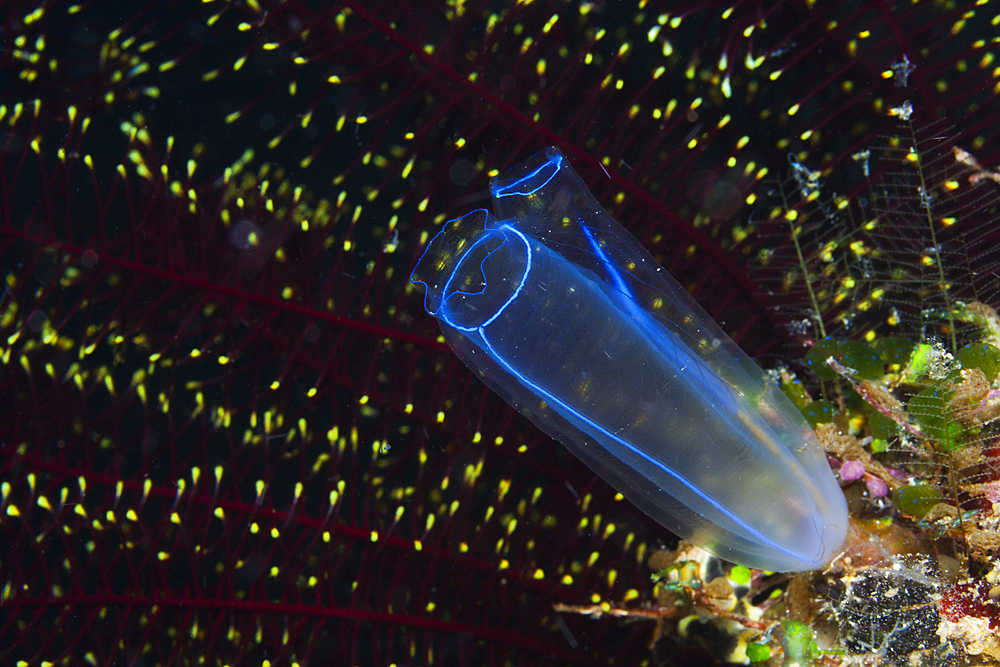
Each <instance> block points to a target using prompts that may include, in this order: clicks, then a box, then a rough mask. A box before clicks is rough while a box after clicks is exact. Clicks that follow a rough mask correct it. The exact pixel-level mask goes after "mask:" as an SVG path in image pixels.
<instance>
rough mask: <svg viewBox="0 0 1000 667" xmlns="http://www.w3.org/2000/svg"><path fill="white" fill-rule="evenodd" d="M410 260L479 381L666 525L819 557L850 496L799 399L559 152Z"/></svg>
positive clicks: (753, 560) (756, 549) (704, 542)
mask: <svg viewBox="0 0 1000 667" xmlns="http://www.w3.org/2000/svg"><path fill="white" fill-rule="evenodd" d="M491 189H492V194H493V201H494V204H495V208H496V217H495V216H494V215H492V214H491V213H489V212H488V211H486V210H478V211H474V212H472V213H469V214H468V215H466V216H463V217H461V218H459V219H457V220H452V221H451V222H449V223H447V224H446V226H445V228H444V229H443V230H442V231H441V232H440V233H439V234H438V235H437V236H436V237H435V238H434V239H433V240H432V241H431V243H430V244H429V245H428V247H427V250H426V251H425V253H424V255H423V257H422V258H421V259H420V261H419V262H418V264H417V266H416V268H415V269H414V271H413V276H412V278H413V281H414V282H415V283H419V284H423V285H425V287H426V296H425V306H426V308H427V311H428V312H429V313H430V314H431V315H433V316H434V317H436V318H437V319H438V320H439V323H440V325H441V329H442V331H443V332H444V335H445V338H446V340H447V341H448V344H449V345H450V346H451V348H452V349H453V350H454V351H455V353H456V354H457V355H458V356H459V357H460V358H461V359H462V360H463V361H464V362H465V363H466V365H468V366H469V368H471V369H472V370H473V371H474V372H475V373H476V374H477V375H478V376H479V377H480V378H481V379H482V380H483V381H484V382H485V383H486V384H487V385H488V386H489V387H490V388H491V389H492V390H493V391H495V392H496V393H497V394H499V395H500V396H502V397H503V398H504V400H506V401H507V402H508V403H509V404H510V405H512V406H513V407H514V408H515V409H517V410H519V411H521V412H522V413H523V414H525V415H526V416H528V418H529V419H531V421H533V422H534V423H535V424H536V425H537V426H538V427H539V428H541V429H542V430H543V431H545V432H546V433H548V434H549V435H550V436H552V437H553V438H555V439H556V440H559V441H560V442H562V443H563V444H564V445H566V446H567V447H568V448H569V449H570V450H571V451H572V452H573V453H574V454H575V455H576V456H577V457H579V458H580V459H582V460H583V461H584V462H586V463H587V464H588V465H589V466H590V467H591V468H592V469H593V470H595V471H596V472H597V473H598V474H599V475H601V477H603V478H604V479H605V480H606V481H608V482H609V483H610V484H611V485H612V486H614V487H615V488H616V489H617V490H618V491H619V492H621V493H622V494H623V495H624V496H625V497H626V498H627V499H628V500H629V501H631V502H632V503H634V504H635V505H636V506H638V507H639V508H640V509H642V510H643V511H644V512H646V513H647V514H649V515H650V516H651V517H653V518H654V519H656V520H657V521H658V522H659V523H660V524H662V525H663V526H665V527H667V528H668V529H670V530H671V531H673V532H674V533H676V534H677V535H679V536H681V537H683V538H685V539H688V540H690V541H692V542H694V543H695V544H698V545H699V546H702V547H704V548H705V549H707V550H709V551H711V552H713V553H715V554H716V555H718V556H720V557H723V558H726V559H728V560H731V561H734V562H737V563H741V564H744V565H748V566H750V567H755V568H759V569H764V570H774V571H786V572H787V571H801V570H810V569H815V568H819V567H822V566H823V565H824V564H826V563H827V562H829V561H830V560H831V558H833V556H835V555H836V553H837V551H838V550H839V548H840V547H841V545H842V543H843V542H844V539H845V536H846V531H847V523H848V521H847V506H846V502H845V500H844V495H843V493H842V492H841V490H840V487H839V486H838V484H837V482H836V480H835V478H834V476H833V473H832V472H831V470H830V468H829V466H828V464H827V461H826V457H825V455H824V453H823V451H822V449H821V448H820V446H819V443H818V441H817V439H816V436H815V435H814V433H813V432H812V430H811V429H810V428H809V426H808V425H807V424H806V422H805V420H804V419H803V417H802V416H801V414H800V413H799V411H798V410H797V409H796V408H795V407H794V406H793V405H792V403H791V402H790V401H789V400H788V399H787V398H786V397H785V396H784V394H783V393H782V392H781V391H780V390H779V389H778V387H777V386H776V385H775V384H774V383H773V382H772V381H770V380H769V379H768V378H767V376H766V375H765V374H764V372H763V371H762V370H761V369H760V368H759V367H758V366H757V365H756V364H754V363H753V361H752V360H751V359H750V358H749V357H747V355H746V354H745V353H744V352H743V351H742V350H740V348H739V347H738V346H737V345H736V344H735V343H734V342H733V341H732V340H731V339H730V338H729V337H728V336H726V334H725V333H723V332H722V330H721V329H720V328H719V326H718V325H717V324H716V323H715V322H714V321H713V320H712V319H711V318H710V317H709V316H708V315H707V314H706V313H705V312H704V311H703V310H702V309H701V307H700V306H698V304H697V303H695V301H694V300H693V299H692V298H691V297H690V295H688V293H687V292H686V291H685V290H684V289H683V288H682V287H681V286H680V285H679V284H678V283H677V282H676V281H675V280H674V279H673V278H671V277H670V276H669V275H668V274H667V272H666V271H665V270H664V269H663V268H662V267H661V266H660V265H659V264H658V263H657V262H656V261H655V260H654V259H653V257H652V256H651V255H650V254H649V253H648V252H647V251H646V250H645V249H644V248H643V247H642V246H641V244H639V242H638V241H637V240H636V239H635V238H634V237H633V236H632V235H631V234H629V233H628V232H627V231H626V230H625V229H624V228H622V227H621V225H619V224H618V223H617V222H616V221H615V220H614V219H613V218H612V217H611V216H609V215H608V214H607V213H606V212H605V211H604V209H603V208H601V206H600V205H599V204H598V203H597V201H596V200H595V199H594V197H593V195H591V193H590V191H589V190H588V189H587V187H586V185H585V184H584V182H583V180H582V179H581V178H580V177H579V176H578V175H577V174H576V172H575V171H573V169H572V167H570V165H569V163H568V162H567V161H566V159H565V158H564V157H563V155H562V154H560V153H559V152H558V151H557V150H556V149H554V148H551V149H549V150H548V151H546V152H545V153H541V154H539V155H536V156H534V157H533V158H531V159H530V160H528V161H527V162H525V163H523V164H521V165H519V166H517V167H515V168H514V169H512V170H510V171H509V172H507V173H506V174H503V175H501V176H499V177H497V178H495V179H494V180H493V182H492V184H491Z"/></svg>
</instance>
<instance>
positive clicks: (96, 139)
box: [0, 0, 996, 665]
mask: <svg viewBox="0 0 1000 667" xmlns="http://www.w3.org/2000/svg"><path fill="white" fill-rule="evenodd" d="M820 4H822V7H820V6H818V5H820ZM122 8H123V5H122V4H121V3H113V2H84V3H81V4H78V5H73V4H67V3H63V2H40V3H38V4H37V5H36V6H33V7H25V6H23V5H22V4H21V3H8V5H7V6H6V8H5V17H6V18H5V19H4V22H3V24H2V26H0V38H2V40H3V44H2V53H0V57H2V61H0V90H2V91H3V94H2V107H0V128H2V132H0V145H2V147H3V155H2V159H0V216H2V217H0V277H2V278H3V279H4V287H5V289H4V292H3V294H0V358H2V360H3V366H2V367H0V396H2V399H3V403H2V405H3V407H2V408H0V477H2V488H0V535H2V542H3V544H4V545H5V546H6V547H7V549H6V550H5V552H4V554H3V555H2V560H0V580H2V586H3V593H2V600H0V658H2V659H3V661H4V662H5V663H10V664H15V663H17V662H18V661H23V662H24V663H25V664H38V663H41V662H42V661H50V662H53V663H56V662H65V663H66V664H96V665H110V664H116V663H119V662H121V663H126V664H143V663H149V664H174V663H194V662H199V663H200V662H202V661H205V662H208V663H210V664H219V665H222V664H227V665H236V664H252V665H260V664H271V665H279V664H358V665H382V664H391V663H396V664H399V663H418V664H430V663H443V664H459V665H481V664H507V663H516V664H550V663H557V664H608V663H610V662H615V663H616V664H636V663H639V662H641V661H642V660H643V659H648V658H649V656H650V653H649V649H648V642H649V640H650V638H651V637H652V633H653V628H652V627H650V626H645V625H623V624H621V623H619V622H618V621H615V620H613V619H610V618H608V617H604V618H601V619H590V618H580V617H574V616H568V615H562V614H557V613H556V612H554V611H553V607H552V605H553V603H556V602H563V603H567V604H576V605H580V604H600V603H609V604H613V605H619V606H621V605H624V606H628V605H639V604H641V603H643V602H644V601H647V600H648V599H649V593H648V591H647V590H646V586H647V584H648V577H647V575H648V573H647V571H646V569H645V563H644V561H645V556H646V555H647V554H648V553H649V552H650V551H651V550H652V548H653V547H655V545H656V544H657V541H658V540H669V539H670V536H668V535H663V534H662V533H661V532H659V531H657V529H656V528H655V526H651V525H650V524H649V523H648V522H647V521H646V520H645V519H644V518H643V517H641V516H637V514H636V512H635V511H634V510H633V509H631V508H630V507H629V506H628V505H627V504H625V503H623V502H618V501H616V500H615V498H614V494H613V493H612V492H611V491H609V490H608V489H607V487H605V486H604V485H603V484H602V483H600V482H599V481H596V480H595V479H594V476H593V475H592V474H591V473H590V472H589V471H587V470H586V469H584V468H583V467H582V466H581V465H580V464H578V463H577V462H575V461H572V460H571V459H569V457H568V455H567V454H566V453H565V452H563V450H562V448H561V447H558V446H557V445H555V444H553V443H551V442H550V441H549V440H548V439H546V438H544V437H542V436H541V435H540V434H538V433H537V432H536V431H535V430H534V429H533V428H532V427H531V426H530V424H528V423H527V422H526V421H525V420H524V419H522V418H521V417H519V416H518V415H516V414H514V413H513V412H512V411H510V410H509V409H507V408H506V407H505V406H503V405H502V404H501V403H500V402H499V400H497V399H495V398H494V397H492V396H491V395H489V393H488V392H487V391H486V390H485V389H484V388H483V387H482V386H480V385H479V383H478V382H477V381H476V380H475V379H474V378H473V377H472V376H471V375H470V374H469V372H468V371H467V370H466V369H465V368H464V367H463V366H462V365H461V364H460V363H459V362H458V361H457V360H456V359H455V358H454V357H453V356H452V355H451V354H450V352H449V351H448V350H447V348H446V347H445V346H444V345H443V344H442V343H441V342H440V341H439V340H438V337H437V331H436V329H435V325H434V323H433V321H432V320H431V318H429V317H426V316H425V315H424V313H423V310H422V308H421V305H420V295H419V293H418V291H416V290H415V289H413V288H412V286H411V285H410V284H409V280H408V276H409V272H410V270H411V268H412V266H413V264H414V263H415V261H416V259H417V257H419V255H420V253H421V252H422V250H423V248H424V247H425V245H426V242H427V240H428V239H429V238H430V237H431V236H433V234H434V233H435V232H436V231H437V230H438V229H440V226H441V224H442V223H443V222H444V221H445V220H447V219H449V218H450V217H454V216H456V215H459V214H461V213H464V212H466V211H467V210H468V209H469V208H470V207H471V206H472V205H473V204H474V203H475V202H477V201H480V200H483V199H485V197H486V194H485V186H486V182H487V180H488V176H489V175H490V174H491V173H493V172H494V170H502V169H504V168H505V167H507V166H510V165H511V164H514V163H516V162H518V161H520V160H522V159H523V158H524V157H525V156H527V155H529V154H531V153H533V152H536V151H537V150H540V149H541V148H543V147H544V146H546V145H550V144H555V145H558V146H559V147H560V149H561V150H563V152H564V153H566V154H567V155H568V156H569V157H570V158H571V159H572V160H573V161H574V165H575V167H576V168H577V169H578V171H579V172H580V173H581V174H582V175H583V176H584V178H585V179H586V180H587V181H588V183H589V185H590V186H591V188H592V189H593V191H594V192H595V194H596V195H597V196H598V198H599V199H600V200H601V201H603V202H605V206H606V207H607V208H608V210H609V211H610V212H611V213H612V215H614V216H615V217H616V218H618V219H619V220H621V221H622V222H623V224H626V225H627V226H628V227H629V228H630V229H631V230H632V231H633V232H634V233H635V234H636V235H637V236H638V237H639V238H640V239H641V240H642V241H643V242H644V243H645V244H646V245H647V247H649V248H650V249H651V250H652V251H653V252H654V253H655V254H656V255H657V256H658V257H659V258H660V259H661V260H662V262H663V264H664V266H666V267H667V268H668V269H669V270H670V271H671V272H673V273H674V274H675V275H676V276H677V277H678V279H679V280H681V282H682V283H683V284H685V286H686V287H688V288H689V289H690V290H691V291H692V293H694V294H695V296H696V297H698V298H700V299H701V300H702V302H703V303H704V305H705V306H706V308H707V309H708V310H709V311H710V312H712V313H713V314H714V315H716V316H717V317H718V318H719V319H720V321H721V322H722V323H723V324H724V326H726V327H727V328H728V329H729V330H730V331H731V332H732V333H733V334H734V336H735V337H736V339H737V341H738V342H740V343H742V344H743V345H744V346H746V347H747V348H748V350H750V351H751V352H761V351H764V350H773V351H780V350H781V349H782V344H783V343H786V342H788V341H790V340H791V338H790V336H789V333H788V329H787V328H786V326H785V324H786V322H785V321H784V319H783V316H782V315H781V313H779V312H778V311H775V310H774V309H773V308H771V307H770V304H771V301H770V299H769V296H768V294H767V293H766V290H765V289H763V288H762V286H761V285H760V284H758V283H756V282H754V280H752V279H751V277H750V274H749V272H748V268H747V264H748V263H749V261H750V258H752V257H754V256H755V253H756V251H757V249H758V245H756V244H757V243H758V241H757V236H756V234H755V233H754V225H753V223H752V222H751V220H752V216H753V213H752V211H753V202H754V200H755V197H757V196H759V195H755V193H756V192H758V191H759V190H761V189H762V188H763V189H766V185H765V184H766V183H767V182H768V181H769V178H773V177H776V176H778V175H779V174H780V173H781V171H782V170H783V169H784V168H785V166H784V165H786V164H787V161H786V158H785V154H786V153H787V152H788V151H790V150H795V151H805V152H809V153H811V154H813V155H815V156H816V158H815V159H816V161H817V164H815V165H814V168H817V169H820V168H829V169H831V170H836V169H838V168H839V167H840V165H843V164H845V162H846V156H847V155H849V154H850V153H851V152H852V151H854V150H856V149H857V147H858V146H860V145H863V144H864V143H865V142H866V141H869V140H870V139H871V137H873V136H874V135H876V134H877V133H878V132H879V130H880V129H881V128H882V127H883V126H884V121H885V119H886V115H885V113H884V111H885V109H886V108H888V107H889V106H891V105H894V104H897V103H899V102H900V101H902V99H904V97H906V96H911V97H912V98H913V99H914V103H915V104H916V105H917V106H918V108H920V109H921V113H926V114H928V117H931V116H933V115H937V114H941V115H945V114H947V115H950V116H952V117H953V118H955V125H956V128H957V131H959V132H967V133H968V136H969V137H970V146H972V147H973V148H978V149H980V151H981V152H980V153H979V158H980V160H981V161H982V162H983V163H984V164H994V163H995V161H996V160H995V157H996V152H995V148H990V146H996V142H995V139H996V123H993V122H991V121H989V120H988V118H989V116H990V113H995V105H994V103H993V101H992V100H993V96H994V95H995V91H994V90H991V88H990V87H991V86H992V85H993V83H992V79H991V76H992V74H991V69H990V65H989V63H986V64H983V63H984V62H985V60H986V58H987V55H988V49H987V43H986V42H980V41H978V40H979V35H980V34H982V33H983V32H984V31H986V30H987V28H988V24H989V18H988V17H987V18H985V19H984V18H982V17H981V16H978V15H976V13H975V11H976V10H975V8H974V6H973V4H972V3H970V6H969V7H965V8H960V9H953V10H950V9H941V8H939V7H937V6H934V5H930V4H929V3H928V4H926V5H925V4H917V5H911V4H910V3H907V4H906V5H905V6H903V7H899V8H896V7H894V6H890V5H888V4H876V5H874V6H872V7H867V6H864V7H862V6H861V5H860V4H859V5H855V4H852V3H851V4H849V3H844V5H843V6H840V7H830V6H827V3H809V2H801V3H800V2H787V3H775V4H774V5H773V6H765V5H763V4H762V3H758V2H749V3H737V4H736V5H734V6H733V7H731V8H713V7H708V8H704V9H698V8H691V9H690V10H689V11H687V12H686V13H684V14H681V13H678V12H679V10H678V9H677V6H673V8H664V9H662V10H661V9H657V8H655V7H654V3H645V2H641V3H638V6H636V5H631V4H628V3H603V4H602V3H576V2H573V3H559V2H554V3H543V2H534V3H520V4H516V5H511V6H508V3H487V2H465V3H462V2H455V3H441V4H439V5H429V4H428V3H412V4H411V3H405V2H387V3H374V2H363V3H362V2H357V3H355V2H344V3H334V2H330V3H328V2H314V3H310V2H297V1H294V0H292V1H287V2H267V1H261V0H242V1H234V2H194V1H191V2H176V3H162V2H152V3H148V4H141V3H133V4H131V5H129V6H128V7H127V9H125V10H124V14H123V9H122ZM668 11H669V12H673V13H667V12H668ZM904 56H907V57H908V58H909V60H910V61H911V62H912V63H914V65H915V67H916V69H915V70H914V71H913V73H911V74H910V75H909V81H908V82H907V83H908V88H897V87H895V86H894V85H893V82H892V81H891V80H889V79H887V78H885V76H884V73H885V72H889V71H891V69H890V67H891V65H892V64H893V63H894V62H899V61H900V59H901V58H903V57H904ZM960 65H961V66H960ZM941 86H944V88H945V89H946V92H947V95H946V94H944V92H943V91H942V90H940V88H941ZM896 98H898V99H896ZM942 100H944V101H942ZM987 109H993V110H994V111H988V112H985V113H984V110H987ZM977 138H978V139H977ZM667 655H673V653H669V652H668V653H667Z"/></svg>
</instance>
